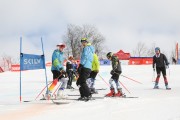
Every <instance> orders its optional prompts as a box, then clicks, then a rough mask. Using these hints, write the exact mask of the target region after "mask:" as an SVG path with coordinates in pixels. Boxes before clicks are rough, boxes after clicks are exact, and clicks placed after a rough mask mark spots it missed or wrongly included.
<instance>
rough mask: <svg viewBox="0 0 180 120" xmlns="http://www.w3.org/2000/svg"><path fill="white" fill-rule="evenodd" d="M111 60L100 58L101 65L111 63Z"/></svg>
mask: <svg viewBox="0 0 180 120" xmlns="http://www.w3.org/2000/svg"><path fill="white" fill-rule="evenodd" d="M110 64H111V62H110V60H100V65H110Z"/></svg>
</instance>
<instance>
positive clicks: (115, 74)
mask: <svg viewBox="0 0 180 120" xmlns="http://www.w3.org/2000/svg"><path fill="white" fill-rule="evenodd" d="M106 56H107V58H108V59H109V60H110V61H112V70H111V72H110V74H111V75H112V76H111V78H110V80H109V84H110V93H108V94H106V95H105V96H106V97H120V96H123V95H124V94H123V93H122V88H121V87H120V84H119V76H120V74H121V73H122V69H121V64H120V62H119V59H118V57H117V56H115V55H113V53H112V52H109V53H107V55H106ZM113 82H115V84H116V89H117V93H115V89H114V88H115V87H114V85H113Z"/></svg>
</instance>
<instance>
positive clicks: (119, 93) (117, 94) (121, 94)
mask: <svg viewBox="0 0 180 120" xmlns="http://www.w3.org/2000/svg"><path fill="white" fill-rule="evenodd" d="M117 91H118V92H117V93H116V94H115V95H114V97H121V96H123V93H122V88H120V89H118V90H117Z"/></svg>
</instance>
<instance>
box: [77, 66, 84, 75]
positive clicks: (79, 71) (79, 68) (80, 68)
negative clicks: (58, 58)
mask: <svg viewBox="0 0 180 120" xmlns="http://www.w3.org/2000/svg"><path fill="white" fill-rule="evenodd" d="M82 68H83V65H82V64H80V65H79V67H78V69H77V71H78V73H79V74H80V73H81V70H82Z"/></svg>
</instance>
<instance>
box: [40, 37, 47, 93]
mask: <svg viewBox="0 0 180 120" xmlns="http://www.w3.org/2000/svg"><path fill="white" fill-rule="evenodd" d="M41 44H42V51H43V55H44V46H43V40H42V37H41ZM45 61H46V60H45V55H44V66H45V68H44V70H45V76H46V88H47V92H48V82H47V71H46V64H45Z"/></svg>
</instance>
